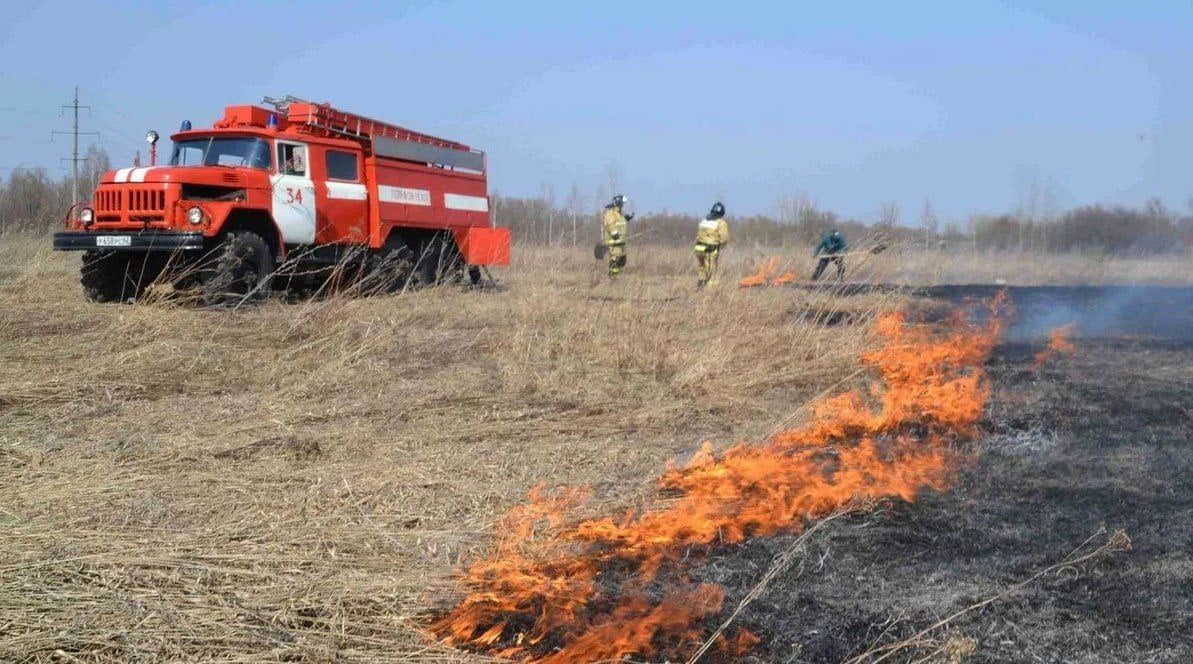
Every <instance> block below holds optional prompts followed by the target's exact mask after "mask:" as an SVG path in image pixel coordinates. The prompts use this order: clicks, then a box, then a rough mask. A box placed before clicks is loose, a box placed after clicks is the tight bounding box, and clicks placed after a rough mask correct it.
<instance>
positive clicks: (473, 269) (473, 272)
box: [468, 265, 483, 286]
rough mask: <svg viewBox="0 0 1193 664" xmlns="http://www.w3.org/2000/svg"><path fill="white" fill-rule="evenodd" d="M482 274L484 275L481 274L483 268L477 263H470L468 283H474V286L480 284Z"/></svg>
mask: <svg viewBox="0 0 1193 664" xmlns="http://www.w3.org/2000/svg"><path fill="white" fill-rule="evenodd" d="M482 276H483V275H482V274H481V269H480V267H479V266H477V265H469V266H468V283H470V284H472V285H473V286H480V285H481V277H482Z"/></svg>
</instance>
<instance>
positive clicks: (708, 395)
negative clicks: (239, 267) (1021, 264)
mask: <svg viewBox="0 0 1193 664" xmlns="http://www.w3.org/2000/svg"><path fill="white" fill-rule="evenodd" d="M47 245H48V242H47V239H46V238H28V237H21V236H8V237H6V238H4V239H3V242H0V312H3V313H2V314H0V473H2V475H0V524H2V526H3V529H4V533H5V536H4V538H3V539H2V540H0V660H4V661H59V660H61V661H74V660H82V661H158V660H163V661H265V660H282V659H285V660H287V661H294V660H298V661H341V660H344V659H347V660H351V661H465V660H468V659H470V657H469V656H465V655H462V654H459V653H455V652H451V651H448V650H446V649H443V648H442V647H440V646H438V645H436V644H434V643H431V642H428V641H427V640H426V639H425V637H424V636H423V635H422V633H421V632H420V631H419V630H418V628H417V622H416V621H415V618H416V617H417V616H418V615H419V614H420V613H422V612H424V611H426V610H427V609H428V607H431V606H433V605H434V604H435V603H436V602H438V601H441V600H442V599H443V598H445V597H446V596H447V593H449V592H450V574H451V571H452V569H453V566H454V565H456V564H457V563H458V562H459V561H460V560H461V559H462V558H464V557H467V556H469V555H471V554H472V553H474V552H477V551H481V550H483V549H484V547H486V546H487V544H488V541H489V540H488V538H489V534H490V531H491V525H492V523H493V522H494V520H495V519H497V518H498V517H499V516H501V515H502V514H504V512H505V511H506V510H507V509H508V508H509V507H510V506H512V505H514V504H516V503H517V502H519V501H520V500H521V499H522V497H523V496H524V495H525V492H526V491H527V490H528V489H530V488H531V487H532V486H534V485H535V484H537V483H539V482H548V483H569V484H575V483H587V484H591V485H592V486H593V487H594V490H595V493H596V495H597V496H598V497H599V498H600V499H601V500H602V501H604V502H608V503H611V504H616V505H626V504H629V503H632V502H633V501H634V500H636V499H637V498H638V497H640V496H641V495H642V494H643V493H644V492H645V491H646V490H647V489H648V488H649V481H650V480H651V479H652V478H653V477H654V476H655V475H656V474H657V472H658V471H659V469H660V468H661V467H662V466H663V464H664V463H665V462H666V461H667V460H668V459H669V458H672V457H674V456H676V455H682V454H684V453H685V452H687V451H690V450H692V449H694V448H696V446H698V445H699V443H700V442H701V441H703V440H706V439H711V440H713V441H715V442H717V443H720V444H725V443H729V442H733V441H734V440H736V439H739V438H754V437H758V436H761V435H764V434H765V432H766V431H767V430H769V429H770V428H771V427H772V426H773V425H774V424H776V422H777V421H778V420H780V419H782V418H783V417H785V416H786V415H787V414H788V413H789V412H790V411H791V410H792V408H793V407H794V406H795V405H797V404H799V403H802V402H803V401H804V400H806V399H807V398H808V397H810V396H811V395H813V394H815V393H817V392H819V391H821V390H823V389H825V388H827V387H829V386H831V385H832V384H833V383H835V382H837V381H838V380H839V379H840V378H841V377H842V376H844V375H847V374H848V373H849V372H850V371H852V367H853V364H854V361H855V358H856V356H857V354H858V352H859V351H860V350H861V349H862V348H864V347H865V346H866V344H867V343H868V342H869V335H868V333H867V331H866V326H865V322H866V320H867V319H868V317H869V316H870V315H872V312H873V311H874V310H876V309H877V308H879V307H882V306H889V305H890V304H891V302H892V301H893V300H892V298H893V297H894V296H890V295H888V296H869V297H867V298H861V299H851V300H850V301H847V302H843V301H837V302H835V303H834V302H832V301H830V299H829V296H828V295H827V294H818V293H794V292H792V291H790V290H782V289H763V290H756V291H739V290H737V289H736V288H732V287H725V288H722V289H718V290H713V291H710V292H707V293H703V294H696V293H695V292H694V288H693V287H694V264H693V261H692V257H691V256H690V254H689V253H688V252H687V251H682V250H647V249H645V248H644V249H642V250H641V251H638V252H635V253H632V254H631V267H630V271H629V272H628V273H627V274H626V275H625V277H624V278H623V279H622V280H621V281H619V282H617V283H613V284H610V283H608V282H607V280H605V279H604V278H603V276H602V274H601V271H600V269H599V268H597V267H596V266H595V265H594V263H593V261H592V260H591V258H589V257H586V256H585V255H584V252H583V251H576V252H573V251H562V250H525V251H519V252H518V259H517V264H516V265H515V266H513V267H512V268H511V269H509V270H508V271H506V272H505V273H504V275H503V281H504V288H503V289H501V290H499V291H489V292H476V291H464V290H461V289H458V288H453V287H444V288H440V289H434V290H428V291H421V292H414V293H407V294H403V295H398V296H389V297H375V298H365V299H350V298H338V297H332V298H327V299H322V300H312V301H303V302H298V303H292V304H287V303H283V302H280V301H272V302H270V303H268V304H266V305H264V306H261V307H258V308H254V309H249V310H242V311H211V310H198V309H191V308H185V307H175V306H170V305H168V304H151V305H144V306H127V305H92V304H88V303H85V302H84V301H83V299H82V296H81V293H80V291H79V288H78V284H77V279H76V276H77V264H78V263H77V261H78V258H77V257H76V256H69V255H62V254H53V253H51V252H49V251H48V250H47ZM749 260H751V256H750V255H749V254H748V253H747V252H742V253H741V255H739V256H737V257H735V258H733V259H732V260H731V261H730V264H729V265H727V271H728V272H729V274H730V276H732V277H733V278H736V276H738V272H741V271H743V270H744V269H745V267H746V266H745V265H744V263H746V262H748V261H749ZM730 281H731V280H730ZM840 307H846V308H849V309H850V310H851V313H853V314H855V318H854V319H852V320H853V321H854V322H853V323H851V324H847V325H844V326H840V327H834V328H829V327H825V326H822V325H817V324H815V323H812V322H802V323H800V322H795V321H796V318H797V316H798V315H799V314H800V312H802V311H805V310H807V309H809V308H811V309H815V310H825V311H829V310H833V309H834V308H840Z"/></svg>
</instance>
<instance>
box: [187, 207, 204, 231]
mask: <svg viewBox="0 0 1193 664" xmlns="http://www.w3.org/2000/svg"><path fill="white" fill-rule="evenodd" d="M186 220H187V221H188V222H190V224H191V225H192V226H198V225H199V224H201V223H203V208H201V207H199V206H198V205H196V206H195V207H193V208H191V209H189V210H187V211H186Z"/></svg>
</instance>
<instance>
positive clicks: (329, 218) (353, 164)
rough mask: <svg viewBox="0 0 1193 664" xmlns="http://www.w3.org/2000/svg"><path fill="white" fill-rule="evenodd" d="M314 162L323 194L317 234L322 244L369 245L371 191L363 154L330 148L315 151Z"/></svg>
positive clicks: (318, 184)
mask: <svg viewBox="0 0 1193 664" xmlns="http://www.w3.org/2000/svg"><path fill="white" fill-rule="evenodd" d="M320 153H322V154H320ZM315 159H316V163H314V164H312V165H313V166H314V171H315V179H316V181H317V184H316V189H317V190H318V191H319V193H320V198H319V216H318V223H317V228H316V234H315V235H316V238H317V239H318V241H319V243H320V244H330V243H334V242H347V243H350V244H363V243H365V242H368V240H369V203H368V191H367V190H366V189H365V182H364V177H363V175H364V169H363V168H362V167H361V159H360V152H359V151H353V150H347V149H337V148H331V147H329V148H326V149H319V150H316V154H315ZM320 185H322V186H320Z"/></svg>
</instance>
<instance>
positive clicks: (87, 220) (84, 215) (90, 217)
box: [79, 208, 95, 226]
mask: <svg viewBox="0 0 1193 664" xmlns="http://www.w3.org/2000/svg"><path fill="white" fill-rule="evenodd" d="M79 221H81V222H83V225H84V226H90V225H91V223H92V222H93V221H95V210H92V209H91V208H83V209H82V210H79Z"/></svg>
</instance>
